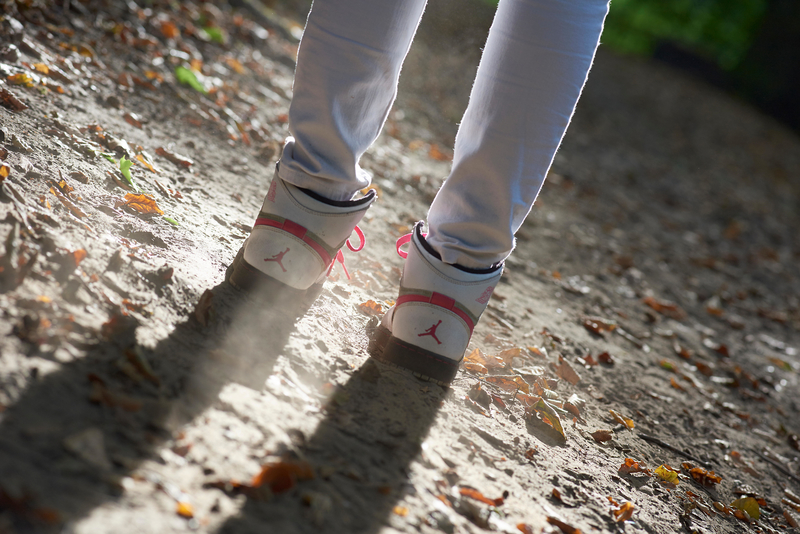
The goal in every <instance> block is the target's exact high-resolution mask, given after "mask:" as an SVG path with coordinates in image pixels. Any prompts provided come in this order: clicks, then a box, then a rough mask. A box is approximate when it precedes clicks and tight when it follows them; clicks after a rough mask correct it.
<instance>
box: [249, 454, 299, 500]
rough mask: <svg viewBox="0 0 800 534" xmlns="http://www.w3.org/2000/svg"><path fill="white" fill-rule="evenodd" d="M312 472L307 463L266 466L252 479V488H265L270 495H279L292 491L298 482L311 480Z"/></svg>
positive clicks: (287, 462)
mask: <svg viewBox="0 0 800 534" xmlns="http://www.w3.org/2000/svg"><path fill="white" fill-rule="evenodd" d="M312 478H314V471H313V470H312V469H311V466H310V465H309V464H308V463H307V462H292V461H280V462H276V463H271V464H266V465H264V466H263V467H262V468H261V472H260V473H258V474H257V475H256V476H255V477H253V481H252V482H251V485H252V487H254V488H260V487H261V486H267V487H269V489H270V490H272V493H281V492H284V491H287V490H290V489H292V488H293V487H294V486H295V484H297V481H298V480H311V479H312Z"/></svg>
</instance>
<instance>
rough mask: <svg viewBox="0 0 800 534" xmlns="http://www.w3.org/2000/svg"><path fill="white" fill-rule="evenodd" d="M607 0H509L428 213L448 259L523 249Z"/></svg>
mask: <svg viewBox="0 0 800 534" xmlns="http://www.w3.org/2000/svg"><path fill="white" fill-rule="evenodd" d="M607 12H608V1H607V0H501V1H500V5H499V7H498V10H497V15H496V16H495V20H494V23H493V24H492V29H491V31H490V33H489V38H488V40H487V42H486V48H485V50H484V52H483V57H482V59H481V64H480V67H479V68H478V74H477V77H476V79H475V85H474V86H473V88H472V94H471V95H470V101H469V106H468V107H467V111H466V113H465V115H464V119H463V121H462V123H461V127H460V128H459V131H458V135H457V137H456V145H455V154H454V161H453V169H452V172H451V174H450V176H449V177H448V179H447V180H446V181H445V183H444V185H443V186H442V188H441V190H440V191H439V193H438V195H437V196H436V199H435V200H434V201H433V204H432V206H431V209H430V213H429V214H428V222H429V225H430V230H429V231H430V235H429V236H428V242H429V243H430V244H431V246H432V247H433V248H434V249H435V250H436V251H437V252H438V253H439V254H440V255H441V257H442V260H443V261H444V262H445V263H450V264H459V265H463V266H465V267H472V268H487V267H490V266H491V265H493V264H497V263H499V262H501V261H502V260H503V259H504V258H505V257H506V256H508V255H509V254H510V253H511V250H512V249H513V248H514V233H515V232H516V231H517V229H519V227H520V226H521V225H522V222H523V220H524V219H525V217H526V216H527V215H528V213H529V212H530V209H531V207H532V206H533V202H534V200H536V196H537V195H538V194H539V190H540V189H541V187H542V183H543V182H544V178H545V176H546V175H547V171H548V169H549V168H550V164H551V163H552V161H553V156H554V155H555V153H556V150H557V149H558V146H559V144H560V143H561V139H562V137H563V136H564V132H565V131H566V129H567V126H568V124H569V121H570V119H571V117H572V113H573V111H574V110H575V105H576V104H577V102H578V97H579V96H580V93H581V90H582V88H583V85H584V83H585V81H586V77H587V75H588V73H589V68H590V67H591V64H592V60H593V58H594V54H595V50H596V49H597V45H598V41H599V39H600V33H601V31H602V28H603V21H604V19H605V16H606V13H607Z"/></svg>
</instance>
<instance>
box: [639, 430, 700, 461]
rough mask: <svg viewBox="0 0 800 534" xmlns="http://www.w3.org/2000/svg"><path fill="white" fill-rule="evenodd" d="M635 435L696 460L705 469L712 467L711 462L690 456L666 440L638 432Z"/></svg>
mask: <svg viewBox="0 0 800 534" xmlns="http://www.w3.org/2000/svg"><path fill="white" fill-rule="evenodd" d="M637 436H639V437H640V438H642V439H643V440H645V441H649V442H650V443H652V444H654V445H658V446H659V447H661V448H664V449H667V450H668V451H672V452H674V453H675V454H677V455H679V456H683V457H684V458H688V459H689V460H692V461H693V462H697V463H698V464H700V465H702V466H703V467H705V468H706V469H711V468H712V467H713V466H712V465H711V463H709V462H706V461H704V460H701V459H700V458H697V457H696V456H692V455H691V454H689V453H688V452H686V451H682V450H681V449H679V448H677V447H673V446H672V445H670V444H669V443H667V442H666V441H662V440H660V439H658V438H656V437H653V436H650V435H648V434H642V433H639V434H637Z"/></svg>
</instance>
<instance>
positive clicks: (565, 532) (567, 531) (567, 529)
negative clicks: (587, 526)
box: [547, 516, 581, 534]
mask: <svg viewBox="0 0 800 534" xmlns="http://www.w3.org/2000/svg"><path fill="white" fill-rule="evenodd" d="M547 522H548V523H550V524H551V525H555V526H557V527H558V529H559V530H560V531H561V532H562V534H581V531H580V530H579V529H577V528H575V527H573V526H572V525H568V524H566V523H564V522H563V521H561V520H560V519H556V518H555V517H550V516H547Z"/></svg>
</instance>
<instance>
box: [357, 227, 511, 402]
mask: <svg viewBox="0 0 800 534" xmlns="http://www.w3.org/2000/svg"><path fill="white" fill-rule="evenodd" d="M421 226H422V223H417V225H416V226H415V227H414V230H413V232H412V233H411V234H410V239H408V238H409V236H406V239H404V238H401V240H400V241H398V252H400V249H399V246H400V245H401V244H403V242H404V241H407V240H410V243H411V244H410V245H409V250H408V256H407V258H406V263H405V267H404V268H403V277H402V279H401V281H400V294H399V296H398V298H397V301H396V303H395V305H394V306H392V307H391V308H390V309H389V311H387V312H386V314H385V315H384V316H383V320H382V321H381V324H380V326H379V327H378V328H377V329H376V331H375V333H374V334H373V336H372V339H371V340H370V345H369V352H370V354H371V355H372V357H374V358H375V359H377V360H380V361H383V362H385V363H391V364H394V365H397V366H400V367H404V368H406V369H409V370H411V371H412V372H413V373H414V374H415V375H416V376H418V377H420V378H423V379H425V380H430V381H432V382H436V383H437V384H440V385H445V386H446V385H447V384H449V383H450V382H451V381H452V380H453V378H454V377H455V375H456V373H457V372H458V364H459V362H460V361H461V359H462V358H463V357H464V352H465V351H466V349H467V345H468V344H469V340H470V337H471V336H472V330H473V329H474V328H475V325H476V324H477V322H478V319H479V318H480V316H481V314H482V313H483V311H484V310H485V309H486V305H487V304H488V302H489V298H490V297H491V295H492V292H493V291H494V288H495V286H496V285H497V283H498V282H499V281H500V276H501V275H502V273H503V266H502V264H501V265H499V266H497V267H495V268H493V269H486V270H472V269H463V268H459V267H456V266H453V265H448V264H446V263H443V262H442V261H441V260H440V259H439V257H438V254H437V253H436V252H435V251H434V250H433V249H432V248H431V247H430V245H428V243H427V242H426V241H425V237H424V235H423V234H422V229H421Z"/></svg>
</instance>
